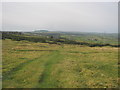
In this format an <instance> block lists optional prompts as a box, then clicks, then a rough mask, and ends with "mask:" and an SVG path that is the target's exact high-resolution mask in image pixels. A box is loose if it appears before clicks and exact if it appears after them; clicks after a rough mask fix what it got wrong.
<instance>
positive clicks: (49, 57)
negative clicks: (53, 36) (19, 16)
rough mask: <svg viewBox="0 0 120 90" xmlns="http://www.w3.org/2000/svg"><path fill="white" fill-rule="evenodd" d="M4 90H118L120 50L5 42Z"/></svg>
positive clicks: (3, 57) (3, 55)
mask: <svg viewBox="0 0 120 90" xmlns="http://www.w3.org/2000/svg"><path fill="white" fill-rule="evenodd" d="M2 45H3V48H2V49H3V50H2V68H3V69H2V72H3V88H116V87H118V48H117V47H108V46H107V47H88V46H82V45H70V44H69V45H68V44H64V45H57V44H48V43H33V42H28V41H11V40H3V42H2Z"/></svg>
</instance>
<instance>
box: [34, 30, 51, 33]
mask: <svg viewBox="0 0 120 90" xmlns="http://www.w3.org/2000/svg"><path fill="white" fill-rule="evenodd" d="M34 32H37V33H43V32H49V31H48V30H35V31H34Z"/></svg>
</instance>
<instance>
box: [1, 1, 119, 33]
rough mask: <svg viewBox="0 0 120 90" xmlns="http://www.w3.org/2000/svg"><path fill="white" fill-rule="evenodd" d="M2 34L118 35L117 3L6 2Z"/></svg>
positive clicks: (3, 9) (3, 5) (3, 12)
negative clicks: (6, 31) (34, 31)
mask: <svg viewBox="0 0 120 90" xmlns="http://www.w3.org/2000/svg"><path fill="white" fill-rule="evenodd" d="M2 15H3V16H2V21H3V22H2V30H19V31H21V30H22V31H30V30H36V29H47V30H50V31H80V32H106V33H117V32H118V3H117V2H101V3H100V2H84V3H83V2H3V4H2Z"/></svg>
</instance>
